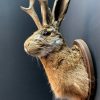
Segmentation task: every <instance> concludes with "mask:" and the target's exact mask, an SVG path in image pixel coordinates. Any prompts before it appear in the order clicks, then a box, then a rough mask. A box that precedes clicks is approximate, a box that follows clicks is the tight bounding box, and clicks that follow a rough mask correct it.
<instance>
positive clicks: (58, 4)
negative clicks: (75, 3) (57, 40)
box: [52, 0, 69, 25]
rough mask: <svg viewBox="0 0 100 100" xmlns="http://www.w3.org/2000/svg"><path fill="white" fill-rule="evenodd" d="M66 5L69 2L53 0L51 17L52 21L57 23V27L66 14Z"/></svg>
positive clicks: (66, 0)
mask: <svg viewBox="0 0 100 100" xmlns="http://www.w3.org/2000/svg"><path fill="white" fill-rule="evenodd" d="M68 4H69V0H55V2H54V5H53V9H52V15H53V18H54V21H57V22H58V25H60V23H61V21H62V20H63V18H64V16H65V14H66V11H67V8H68Z"/></svg>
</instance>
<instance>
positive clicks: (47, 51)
mask: <svg viewBox="0 0 100 100" xmlns="http://www.w3.org/2000/svg"><path fill="white" fill-rule="evenodd" d="M38 1H39V4H40V8H41V14H42V23H41V22H40V21H39V18H38V16H37V14H36V12H35V10H34V2H35V0H29V7H28V8H24V7H21V8H22V10H24V11H25V12H26V13H27V14H29V15H30V16H31V17H32V19H33V20H34V22H35V24H36V26H37V27H38V30H37V31H36V32H34V33H33V34H32V35H31V36H30V37H29V38H28V39H27V40H26V41H25V43H24V49H25V51H26V53H27V54H29V55H31V56H38V57H39V59H40V61H41V62H42V64H43V67H44V69H45V72H46V75H47V77H48V80H49V83H50V85H51V89H52V91H53V92H54V94H55V96H56V98H60V99H64V100H65V99H68V100H86V99H87V97H88V96H89V94H90V93H89V91H90V90H91V84H90V83H89V82H90V80H91V75H90V76H89V75H88V73H89V72H88V70H87V68H86V66H89V63H88V61H87V60H88V58H87V57H88V55H87V52H85V49H86V48H87V45H86V44H85V43H84V42H83V41H82V40H77V41H75V43H74V45H73V47H72V48H69V47H68V46H67V45H66V43H65V41H64V39H63V37H62V35H61V34H60V33H59V31H58V30H59V26H60V24H61V22H62V20H63V18H64V16H65V13H66V11H67V8H68V4H69V0H55V1H54V6H53V9H52V11H51V9H50V8H49V7H48V1H47V0H38ZM80 48H81V49H82V51H81V49H80ZM87 50H88V49H87ZM82 52H83V53H82ZM83 56H84V58H85V60H84V59H83ZM89 67H90V66H89ZM89 71H90V70H89ZM88 98H89V97H88ZM87 100H89V99H87Z"/></svg>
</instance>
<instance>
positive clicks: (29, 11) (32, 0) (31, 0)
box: [21, 0, 42, 29]
mask: <svg viewBox="0 0 100 100" xmlns="http://www.w3.org/2000/svg"><path fill="white" fill-rule="evenodd" d="M34 3H35V0H29V7H28V8H25V7H22V6H21V9H22V10H23V11H25V12H26V13H27V14H28V15H30V16H31V17H32V19H33V20H34V22H35V24H36V26H37V27H38V29H40V28H41V27H42V25H41V23H40V20H39V18H38V16H37V14H36V12H35V10H34V7H33V5H34Z"/></svg>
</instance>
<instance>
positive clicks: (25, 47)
mask: <svg viewBox="0 0 100 100" xmlns="http://www.w3.org/2000/svg"><path fill="white" fill-rule="evenodd" d="M29 45H30V43H29V42H25V43H24V50H25V52H28V46H29Z"/></svg>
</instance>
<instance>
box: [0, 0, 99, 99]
mask: <svg viewBox="0 0 100 100" xmlns="http://www.w3.org/2000/svg"><path fill="white" fill-rule="evenodd" d="M53 1H54V0H49V5H50V7H52V4H53ZM21 5H23V6H26V7H28V0H0V100H52V92H51V90H50V87H49V84H48V81H47V79H46V75H45V73H44V70H43V69H42V66H41V65H39V64H38V61H37V60H36V58H32V57H30V56H28V55H27V54H26V53H25V52H24V50H23V43H24V41H25V40H26V39H27V37H29V36H30V35H31V33H32V32H34V31H36V26H35V24H34V23H33V21H32V19H31V18H30V17H29V16H28V15H27V14H26V13H24V12H23V11H21V9H20V6H21ZM35 8H36V11H37V13H38V14H39V15H40V10H39V6H38V3H37V0H36V4H35ZM99 9H100V0H71V2H70V5H69V9H68V12H67V14H66V16H65V20H64V21H63V23H62V25H61V28H60V32H61V33H62V34H63V36H64V37H65V40H66V41H67V43H68V44H69V46H71V44H72V43H73V41H74V39H77V38H82V39H84V40H85V41H86V43H87V44H88V46H89V48H90V50H91V53H92V57H93V62H94V67H95V69H96V71H97V82H98V84H100V83H99V82H100V73H99V70H100V11H99ZM39 18H40V19H41V16H39ZM99 98H100V86H99V85H98V86H97V93H96V99H95V100H99Z"/></svg>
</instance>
